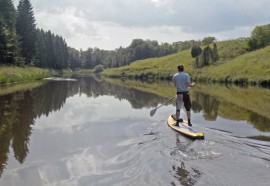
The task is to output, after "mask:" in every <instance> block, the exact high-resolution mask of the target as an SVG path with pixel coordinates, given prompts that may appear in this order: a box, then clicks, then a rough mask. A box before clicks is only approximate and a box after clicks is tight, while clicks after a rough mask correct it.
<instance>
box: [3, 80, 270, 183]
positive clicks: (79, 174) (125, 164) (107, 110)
mask: <svg viewBox="0 0 270 186" xmlns="http://www.w3.org/2000/svg"><path fill="white" fill-rule="evenodd" d="M30 85H32V86H30ZM21 86H22V87H23V88H21V87H20V88H14V87H13V86H6V87H1V88H0V104H1V108H0V110H1V112H0V186H56V185H57V186H66V185H68V186H92V185H93V186H107V185H110V186H111V185H114V186H118V185H134V186H137V185H140V186H144V185H145V186H146V185H147V186H148V185H151V186H159V185H160V186H164V185H172V186H176V185H184V186H189V185H202V186H206V185H207V186H209V185H228V186H231V185H237V186H241V185H243V186H254V185H260V186H264V185H265V186H268V185H270V177H269V173H270V114H269V111H270V90H269V89H266V88H260V87H239V86H233V85H227V86H225V85H217V84H207V85H206V84H198V86H197V87H195V88H194V89H191V93H190V94H191V100H192V123H193V127H194V128H195V129H196V130H200V131H203V132H204V134H205V139H204V140H192V139H189V138H187V137H184V136H182V135H181V134H178V133H176V132H175V131H173V130H172V129H171V128H169V127H168V125H167V124H166V120H167V118H168V116H169V115H170V114H171V113H173V112H175V106H174V101H172V102H169V103H167V104H165V105H164V106H162V107H160V108H159V109H158V110H157V111H156V113H155V115H154V116H153V117H150V114H149V113H150V111H151V110H152V109H154V108H156V107H157V106H159V105H161V104H162V103H164V102H165V101H166V100H168V99H169V98H170V97H172V96H173V94H174V87H173V84H172V83H171V82H168V81H160V82H142V81H135V80H125V79H102V78H99V77H72V78H70V79H61V78H57V79H56V78H53V79H47V80H42V81H40V82H35V84H33V83H28V84H26V85H21ZM28 87H29V88H28ZM11 90H13V91H11ZM181 117H182V118H184V119H185V118H186V116H185V112H184V110H182V111H181Z"/></svg>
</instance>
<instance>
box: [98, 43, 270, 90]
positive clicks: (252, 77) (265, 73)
mask: <svg viewBox="0 0 270 186" xmlns="http://www.w3.org/2000/svg"><path fill="white" fill-rule="evenodd" d="M224 45H226V43H222V44H221V45H220V46H221V50H220V53H221V57H222V58H221V60H220V61H219V62H218V63H216V64H212V65H210V66H207V67H203V68H194V67H193V65H192V64H193V62H194V60H195V59H193V58H191V55H190V50H187V51H182V52H179V53H177V54H172V55H169V56H165V57H161V58H150V59H145V60H140V61H136V62H133V63H131V64H130V65H128V66H123V67H119V68H113V69H106V70H105V71H104V72H103V73H102V75H104V76H110V77H123V76H124V77H130V78H156V79H171V77H172V75H173V74H174V73H176V72H177V69H176V67H177V65H179V64H182V65H184V66H185V70H186V71H187V72H188V73H190V74H191V75H192V77H193V78H195V79H196V80H198V81H214V82H215V81H217V82H230V83H231V82H234V83H253V84H267V85H269V84H270V63H269V59H270V47H266V48H264V49H260V50H257V51H253V52H247V51H245V44H244V42H239V43H238V45H234V48H235V49H233V50H234V51H236V50H237V53H234V54H233V55H229V54H228V55H227V53H226V52H224V50H225V49H226V50H227V48H228V47H224ZM230 45H231V44H230ZM222 48H223V49H222ZM237 48H238V49H237ZM227 52H230V51H227Z"/></svg>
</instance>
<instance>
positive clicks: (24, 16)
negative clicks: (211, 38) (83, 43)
mask: <svg viewBox="0 0 270 186" xmlns="http://www.w3.org/2000/svg"><path fill="white" fill-rule="evenodd" d="M0 41H1V43H0V65H17V66H25V65H27V66H28V65H31V66H37V67H41V68H53V69H59V70H60V69H65V68H71V69H77V68H86V69H93V68H95V67H97V66H102V67H104V68H114V67H120V66H124V65H129V64H130V63H132V62H133V61H136V60H142V59H146V58H151V57H161V56H165V55H169V54H173V53H176V52H178V51H179V50H187V49H190V48H191V47H192V46H193V45H194V44H197V43H198V41H194V40H190V41H179V42H174V43H172V44H169V43H161V44H159V43H158V42H157V41H155V40H153V41H152V40H142V39H134V40H133V41H132V42H131V44H130V45H129V46H128V47H126V48H124V47H119V48H116V49H115V50H102V49H99V48H88V49H87V50H85V51H83V50H76V49H74V48H71V47H68V46H67V44H66V42H65V40H64V38H62V37H61V36H59V35H55V34H53V33H52V32H51V31H44V30H43V29H39V28H36V21H35V17H34V12H33V7H32V5H31V3H30V1H29V0H20V1H19V4H18V6H17V9H16V8H15V6H14V4H13V1H12V0H0Z"/></svg>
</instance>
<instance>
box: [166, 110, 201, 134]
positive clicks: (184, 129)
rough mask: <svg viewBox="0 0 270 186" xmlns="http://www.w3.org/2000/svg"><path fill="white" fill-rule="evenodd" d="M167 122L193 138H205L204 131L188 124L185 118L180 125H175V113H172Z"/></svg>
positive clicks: (174, 128)
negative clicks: (198, 130)
mask: <svg viewBox="0 0 270 186" xmlns="http://www.w3.org/2000/svg"><path fill="white" fill-rule="evenodd" d="M167 124H168V125H169V127H171V128H172V129H173V130H175V131H177V132H179V133H181V134H183V135H185V136H187V137H189V138H193V139H204V133H203V132H201V131H200V132H197V131H196V130H195V129H193V128H192V127H190V126H188V122H187V121H185V120H183V122H179V126H175V124H176V120H175V117H174V115H170V116H169V118H168V120H167Z"/></svg>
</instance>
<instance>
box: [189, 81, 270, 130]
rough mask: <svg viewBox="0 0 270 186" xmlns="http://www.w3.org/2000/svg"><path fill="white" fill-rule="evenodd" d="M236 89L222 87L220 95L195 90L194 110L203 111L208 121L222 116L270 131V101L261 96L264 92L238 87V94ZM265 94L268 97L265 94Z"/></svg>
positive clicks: (193, 98)
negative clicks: (235, 92)
mask: <svg viewBox="0 0 270 186" xmlns="http://www.w3.org/2000/svg"><path fill="white" fill-rule="evenodd" d="M206 89H207V88H206ZM215 89H217V87H215ZM260 90H263V89H260ZM226 91H228V92H230V94H232V95H234V97H233V96H232V95H230V94H228V92H227V93H226ZM234 91H236V90H235V89H232V90H230V88H226V87H225V86H223V87H220V91H219V96H217V95H215V94H211V93H209V92H207V93H205V92H204V91H201V90H195V91H193V92H192V94H191V100H192V110H193V111H194V112H197V113H199V112H202V114H203V117H204V119H205V120H208V121H215V120H216V119H217V117H218V116H220V117H223V118H226V119H230V120H235V121H247V122H249V123H250V124H252V125H253V126H254V127H255V128H256V129H258V130H259V131H262V132H270V115H269V109H268V108H267V107H269V102H268V100H266V99H264V98H260V95H262V93H261V92H260V93H258V92H256V91H254V92H252V93H250V92H251V91H250V90H248V89H245V88H242V89H237V93H238V95H236V94H234ZM257 91H258V90H257ZM210 92H211V90H210ZM212 92H213V91H212ZM231 92H232V93H231ZM265 92H267V90H265ZM223 93H224V94H223ZM257 94H258V95H257ZM264 96H266V97H267V95H265V94H264ZM228 100H230V101H228ZM263 101H265V103H263ZM261 102H262V103H261ZM244 106H245V107H244ZM255 107H256V108H255Z"/></svg>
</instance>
